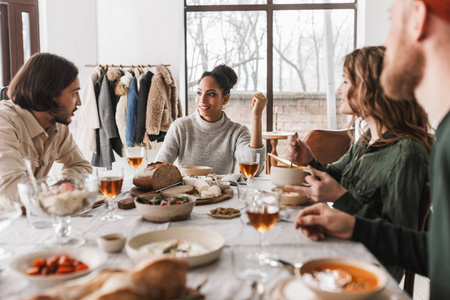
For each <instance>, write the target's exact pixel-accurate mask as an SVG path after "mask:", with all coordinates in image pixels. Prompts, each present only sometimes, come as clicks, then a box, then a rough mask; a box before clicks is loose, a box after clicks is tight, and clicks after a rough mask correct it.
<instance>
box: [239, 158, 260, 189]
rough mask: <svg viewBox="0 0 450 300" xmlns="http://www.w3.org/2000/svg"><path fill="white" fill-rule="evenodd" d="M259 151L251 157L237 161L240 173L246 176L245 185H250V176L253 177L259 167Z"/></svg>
mask: <svg viewBox="0 0 450 300" xmlns="http://www.w3.org/2000/svg"><path fill="white" fill-rule="evenodd" d="M259 158H260V156H259V153H256V154H255V155H254V156H252V157H251V158H248V157H247V158H242V159H241V160H240V161H239V169H240V170H241V173H242V174H243V175H244V176H245V178H247V185H248V186H250V185H251V181H252V178H253V177H255V175H256V173H258V169H259Z"/></svg>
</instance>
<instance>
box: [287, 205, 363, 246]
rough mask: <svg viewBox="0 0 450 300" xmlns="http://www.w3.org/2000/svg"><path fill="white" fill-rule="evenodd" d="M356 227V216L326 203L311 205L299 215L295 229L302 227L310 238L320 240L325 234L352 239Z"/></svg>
mask: <svg viewBox="0 0 450 300" xmlns="http://www.w3.org/2000/svg"><path fill="white" fill-rule="evenodd" d="M354 227H355V217H354V216H351V215H348V214H346V213H344V212H341V211H339V210H337V209H332V208H331V207H329V206H328V205H327V204H325V203H319V204H314V205H312V206H309V207H307V208H305V209H303V210H302V211H300V213H299V214H298V216H297V219H296V220H295V229H300V230H301V231H302V232H303V234H304V235H306V236H307V237H308V238H310V239H312V240H314V241H318V240H322V239H324V238H325V236H327V235H328V236H332V237H337V238H341V239H350V238H351V236H352V234H353V229H354Z"/></svg>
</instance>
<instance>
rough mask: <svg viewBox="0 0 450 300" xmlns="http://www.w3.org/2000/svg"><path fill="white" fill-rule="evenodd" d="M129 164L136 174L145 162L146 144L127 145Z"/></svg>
mask: <svg viewBox="0 0 450 300" xmlns="http://www.w3.org/2000/svg"><path fill="white" fill-rule="evenodd" d="M125 152H126V156H127V160H128V164H129V165H130V167H132V168H133V169H134V175H136V172H137V169H138V168H139V167H140V166H141V165H142V163H143V162H144V156H145V147H144V145H141V144H139V145H135V146H134V147H127V148H126V149H125Z"/></svg>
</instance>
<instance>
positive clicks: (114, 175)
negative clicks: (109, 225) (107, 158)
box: [97, 166, 123, 221]
mask: <svg viewBox="0 0 450 300" xmlns="http://www.w3.org/2000/svg"><path fill="white" fill-rule="evenodd" d="M97 175H98V178H99V181H100V193H102V195H103V196H105V198H106V199H107V202H108V212H107V213H106V214H105V215H104V216H103V217H102V218H101V219H100V220H102V221H117V220H121V219H123V217H122V216H120V215H118V214H116V211H117V201H116V197H117V195H119V194H120V191H121V190H122V184H123V167H120V166H113V167H109V168H98V169H97Z"/></svg>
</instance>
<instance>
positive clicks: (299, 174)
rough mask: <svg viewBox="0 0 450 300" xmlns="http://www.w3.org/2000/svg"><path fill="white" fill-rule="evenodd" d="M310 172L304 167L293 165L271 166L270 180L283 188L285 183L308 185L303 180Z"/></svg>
mask: <svg viewBox="0 0 450 300" xmlns="http://www.w3.org/2000/svg"><path fill="white" fill-rule="evenodd" d="M310 174H312V173H311V171H309V170H308V169H307V168H306V167H301V166H295V167H292V168H289V166H271V167H270V182H271V183H272V184H273V185H276V186H277V187H280V188H284V186H286V185H303V186H309V184H307V183H306V182H305V176H307V175H310Z"/></svg>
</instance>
